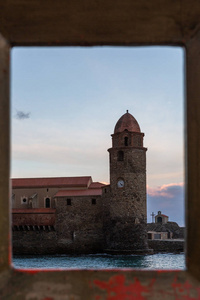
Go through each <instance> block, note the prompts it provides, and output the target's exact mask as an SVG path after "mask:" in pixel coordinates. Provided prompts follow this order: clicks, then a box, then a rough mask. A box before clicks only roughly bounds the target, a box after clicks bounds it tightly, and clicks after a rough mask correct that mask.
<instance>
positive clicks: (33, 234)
mask: <svg viewBox="0 0 200 300" xmlns="http://www.w3.org/2000/svg"><path fill="white" fill-rule="evenodd" d="M70 199H71V205H69V202H68V201H67V199H66V198H64V197H62V198H58V199H57V208H56V218H55V219H56V221H55V226H53V227H52V226H49V227H48V226H42V225H43V223H44V222H43V220H42V219H40V218H39V214H38V218H36V219H37V221H38V223H37V226H35V227H33V226H32V227H30V226H28V227H27V226H18V228H14V230H13V252H14V254H53V253H54V254H56V253H58V254H61V253H63V254H65V253H72V254H73V253H76V254H78V253H97V252H102V251H103V249H104V235H103V218H102V200H101V196H95V197H91V196H90V197H89V196H87V197H71V198H70ZM30 211H31V210H30ZM24 220H26V218H25V219H23V220H22V221H23V222H24ZM39 220H40V221H41V222H39ZM18 221H19V219H18ZM13 224H14V223H13ZM23 224H25V223H23ZM18 225H19V222H18Z"/></svg>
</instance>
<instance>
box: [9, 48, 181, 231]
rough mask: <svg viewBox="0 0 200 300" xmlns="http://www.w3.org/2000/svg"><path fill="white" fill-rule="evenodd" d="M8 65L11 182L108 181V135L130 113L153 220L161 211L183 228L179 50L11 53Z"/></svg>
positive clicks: (28, 50)
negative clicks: (138, 135) (140, 139)
mask: <svg viewBox="0 0 200 300" xmlns="http://www.w3.org/2000/svg"><path fill="white" fill-rule="evenodd" d="M11 60H12V67H11V76H12V81H11V82H12V85H11V99H12V111H11V118H12V167H11V177H15V178H16V177H56V176H59V177H62V176H86V175H87V176H88V175H90V176H92V178H93V181H102V182H109V159H108V158H109V157H108V152H107V149H108V148H110V147H111V136H110V135H111V134H112V133H113V131H114V126H115V124H116V122H117V121H118V119H119V118H120V117H121V116H122V115H123V114H124V113H125V112H126V110H127V109H128V110H129V112H130V113H131V114H132V115H133V116H134V117H135V118H136V120H137V121H138V123H139V125H140V128H141V131H142V132H144V133H145V138H144V146H145V147H147V148H148V151H147V185H148V187H147V192H148V196H147V203H148V205H147V208H148V212H147V216H148V221H151V216H150V214H151V212H152V211H153V212H154V213H157V211H158V210H161V211H162V213H163V214H166V215H168V216H169V220H170V221H176V222H178V223H179V225H184V149H183V144H184V143H183V137H184V132H183V101H184V87H183V84H184V73H183V71H184V52H183V50H182V49H181V48H178V47H173V48H172V47H133V48H131V47H126V48H125V47H91V48H89V47H88V48H86V47H85V48H80V47H76V48H75V47H68V48H67V47H62V48H45V47H41V48H33V47H31V48H14V49H13V50H12V57H11Z"/></svg>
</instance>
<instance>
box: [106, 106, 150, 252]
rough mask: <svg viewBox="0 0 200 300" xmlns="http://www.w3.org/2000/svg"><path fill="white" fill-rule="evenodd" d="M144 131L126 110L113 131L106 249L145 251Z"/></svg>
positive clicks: (107, 195) (146, 248)
mask: <svg viewBox="0 0 200 300" xmlns="http://www.w3.org/2000/svg"><path fill="white" fill-rule="evenodd" d="M143 137H144V133H142V132H141V131H140V127H139V125H138V122H137V121H136V119H135V118H134V117H133V116H132V115H131V114H130V113H129V112H128V111H127V112H126V113H125V114H124V115H123V116H122V117H121V118H120V119H119V120H118V122H117V124H116V126H115V129H114V134H112V148H110V149H108V152H109V154H110V186H109V188H107V191H105V192H106V193H104V196H105V197H104V198H105V202H104V203H105V204H104V207H105V220H106V222H105V234H106V245H105V248H106V249H107V250H108V251H111V252H112V251H117V252H131V253H145V252H147V251H148V246H147V234H146V151H147V149H146V148H144V147H143Z"/></svg>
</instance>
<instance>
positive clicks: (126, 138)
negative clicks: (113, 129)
mask: <svg viewBox="0 0 200 300" xmlns="http://www.w3.org/2000/svg"><path fill="white" fill-rule="evenodd" d="M124 146H128V137H127V136H125V138H124Z"/></svg>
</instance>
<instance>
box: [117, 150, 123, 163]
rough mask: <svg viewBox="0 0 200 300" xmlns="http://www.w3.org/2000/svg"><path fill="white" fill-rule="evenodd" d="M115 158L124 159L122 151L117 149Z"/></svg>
mask: <svg viewBox="0 0 200 300" xmlns="http://www.w3.org/2000/svg"><path fill="white" fill-rule="evenodd" d="M117 160H118V161H123V160H124V152H123V151H118V153H117Z"/></svg>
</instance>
